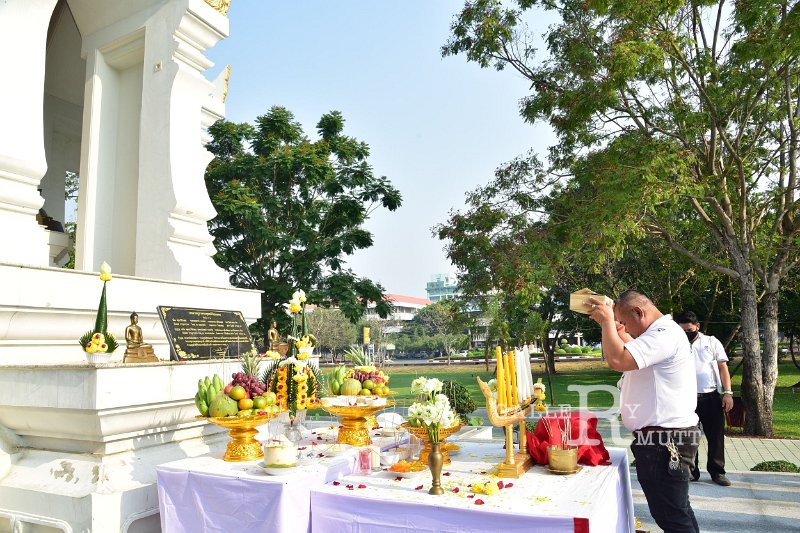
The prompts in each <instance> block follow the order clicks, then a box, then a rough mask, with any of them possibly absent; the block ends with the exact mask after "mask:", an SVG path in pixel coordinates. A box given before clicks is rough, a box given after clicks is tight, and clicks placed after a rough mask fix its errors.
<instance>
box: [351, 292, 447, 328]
mask: <svg viewBox="0 0 800 533" xmlns="http://www.w3.org/2000/svg"><path fill="white" fill-rule="evenodd" d="M386 298H387V299H388V300H389V301H390V302H391V303H392V305H393V306H394V311H393V312H392V314H391V315H390V316H388V317H386V319H385V320H399V321H402V322H408V321H410V320H413V318H414V317H415V316H416V314H417V312H418V311H419V310H420V309H422V308H423V307H425V306H427V305H430V304H432V303H433V302H432V301H431V300H426V299H425V298H416V297H414V296H403V295H402V294H386ZM366 318H368V319H374V320H381V318H380V317H379V316H378V314H377V313H376V312H375V304H374V303H370V304H369V305H368V306H367V316H366Z"/></svg>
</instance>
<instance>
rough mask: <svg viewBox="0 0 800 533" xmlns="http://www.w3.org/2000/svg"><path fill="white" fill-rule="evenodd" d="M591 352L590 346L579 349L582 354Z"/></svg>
mask: <svg viewBox="0 0 800 533" xmlns="http://www.w3.org/2000/svg"><path fill="white" fill-rule="evenodd" d="M591 351H592V347H591V346H584V347H583V348H581V352H583V353H589V352H591Z"/></svg>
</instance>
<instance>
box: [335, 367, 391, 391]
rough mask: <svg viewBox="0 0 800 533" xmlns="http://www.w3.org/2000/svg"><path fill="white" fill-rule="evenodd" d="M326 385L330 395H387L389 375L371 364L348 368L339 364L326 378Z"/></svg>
mask: <svg viewBox="0 0 800 533" xmlns="http://www.w3.org/2000/svg"><path fill="white" fill-rule="evenodd" d="M328 387H329V389H330V390H329V392H330V394H331V395H332V396H337V395H341V396H373V395H374V396H387V395H389V393H390V392H391V391H390V390H389V376H388V375H387V374H385V373H384V372H383V370H378V369H377V368H375V367H374V366H372V365H370V366H357V367H355V368H350V369H348V368H347V367H345V366H344V365H340V366H338V367H336V368H334V369H333V372H332V373H331V375H330V377H329V378H328Z"/></svg>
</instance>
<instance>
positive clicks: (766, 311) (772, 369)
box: [759, 276, 779, 436]
mask: <svg viewBox="0 0 800 533" xmlns="http://www.w3.org/2000/svg"><path fill="white" fill-rule="evenodd" d="M778 281H779V280H778V279H777V278H776V277H774V276H771V277H770V279H769V287H768V289H767V292H766V293H765V294H764V297H763V299H762V301H761V303H762V309H763V317H764V350H763V352H761V361H762V363H761V364H762V366H761V382H762V385H763V387H764V399H763V402H764V403H763V406H764V413H765V419H766V422H767V424H768V426H765V427H766V428H767V429H766V430H767V431H769V433H763V435H768V436H771V435H772V406H773V402H774V401H775V386H776V385H777V383H778V296H779V291H778ZM759 435H762V433H759Z"/></svg>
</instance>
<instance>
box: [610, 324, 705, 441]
mask: <svg viewBox="0 0 800 533" xmlns="http://www.w3.org/2000/svg"><path fill="white" fill-rule="evenodd" d="M625 349H627V350H628V351H629V352H630V353H631V355H632V356H633V358H634V360H635V361H636V364H637V365H638V366H639V369H638V370H629V371H627V372H625V373H624V376H623V380H622V399H621V402H622V405H621V414H622V422H623V423H624V424H625V427H626V428H628V429H630V430H631V431H633V430H637V429H641V428H643V427H647V426H660V427H665V428H685V427H691V426H695V425H697V420H698V419H697V415H696V414H695V412H694V411H695V408H696V407H697V381H696V379H695V367H694V357H693V356H692V350H691V348H690V346H689V340H688V339H687V338H686V333H684V331H683V329H681V327H680V326H679V325H678V324H676V323H675V322H674V321H673V320H672V316H671V315H664V316H662V317H661V318H659V319H658V320H656V321H655V322H653V323H652V324H650V327H649V328H647V330H646V331H645V332H644V333H642V334H641V335H640V336H639V337H637V338H635V339H633V340H632V341H630V342H627V343H625Z"/></svg>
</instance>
